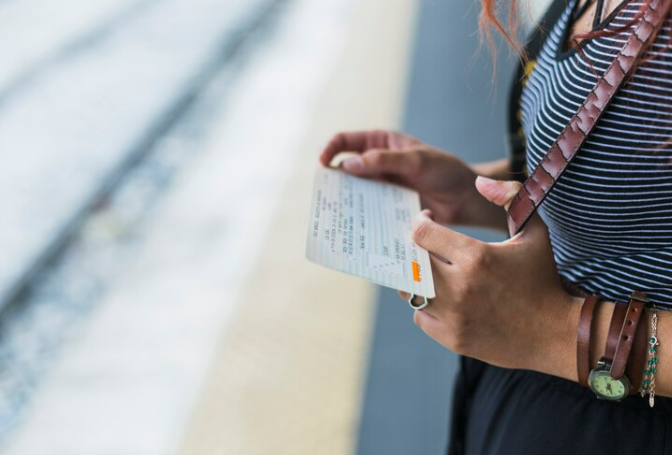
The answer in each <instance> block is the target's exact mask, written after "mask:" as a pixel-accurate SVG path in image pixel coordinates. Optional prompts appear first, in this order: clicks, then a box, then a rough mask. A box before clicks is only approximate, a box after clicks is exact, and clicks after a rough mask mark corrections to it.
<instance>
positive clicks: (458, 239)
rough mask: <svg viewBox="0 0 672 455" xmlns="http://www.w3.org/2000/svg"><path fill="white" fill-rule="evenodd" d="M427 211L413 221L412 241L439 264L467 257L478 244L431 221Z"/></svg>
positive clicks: (476, 241)
mask: <svg viewBox="0 0 672 455" xmlns="http://www.w3.org/2000/svg"><path fill="white" fill-rule="evenodd" d="M428 215H429V213H428V211H427V210H423V211H422V212H420V213H419V214H418V215H417V216H416V217H415V219H414V220H413V234H412V235H413V241H414V242H415V243H416V244H418V245H419V246H421V247H423V248H424V249H426V250H427V251H429V252H430V253H433V254H434V255H436V256H438V257H439V258H440V259H441V262H446V263H455V261H459V260H460V258H465V257H469V256H470V254H471V253H472V249H473V248H475V247H476V246H477V245H478V244H480V242H479V241H478V240H474V239H472V238H471V237H468V236H466V235H464V234H460V233H459V232H456V231H453V230H452V229H449V228H447V227H444V226H441V225H440V224H438V223H436V222H435V221H433V220H432V219H431V218H430V217H429V216H428Z"/></svg>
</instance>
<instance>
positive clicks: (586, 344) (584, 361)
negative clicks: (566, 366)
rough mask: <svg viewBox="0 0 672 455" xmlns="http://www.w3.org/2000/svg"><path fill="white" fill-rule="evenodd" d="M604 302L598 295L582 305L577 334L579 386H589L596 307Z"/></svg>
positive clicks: (587, 299) (589, 298) (586, 300)
mask: <svg viewBox="0 0 672 455" xmlns="http://www.w3.org/2000/svg"><path fill="white" fill-rule="evenodd" d="M600 300H602V297H600V296H598V295H591V296H588V297H586V299H585V300H584V301H583V304H582V305H581V312H580V314H579V327H578V331H577V332H576V371H577V373H578V376H579V384H581V385H582V386H584V387H585V386H587V385H588V373H589V372H590V332H591V329H592V325H593V315H594V314H595V306H596V305H597V303H598V302H599V301H600Z"/></svg>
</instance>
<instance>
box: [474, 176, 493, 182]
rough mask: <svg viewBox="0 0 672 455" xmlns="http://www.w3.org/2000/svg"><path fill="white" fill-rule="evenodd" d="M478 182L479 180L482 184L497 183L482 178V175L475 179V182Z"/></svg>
mask: <svg viewBox="0 0 672 455" xmlns="http://www.w3.org/2000/svg"><path fill="white" fill-rule="evenodd" d="M478 180H480V181H481V182H484V183H495V182H496V181H497V180H493V179H491V178H488V177H483V176H482V175H479V176H478V177H476V181H478Z"/></svg>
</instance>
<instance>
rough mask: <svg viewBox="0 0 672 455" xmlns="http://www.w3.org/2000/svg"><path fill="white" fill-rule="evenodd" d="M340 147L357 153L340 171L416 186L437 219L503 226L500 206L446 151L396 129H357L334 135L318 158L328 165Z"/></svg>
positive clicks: (445, 221)
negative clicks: (479, 187)
mask: <svg viewBox="0 0 672 455" xmlns="http://www.w3.org/2000/svg"><path fill="white" fill-rule="evenodd" d="M342 152H355V153H357V154H358V156H355V157H352V158H350V159H348V160H346V161H345V162H344V163H343V165H342V169H343V170H344V171H345V172H347V173H349V174H352V175H356V176H360V177H366V178H372V179H378V180H383V181H387V182H390V183H396V184H399V185H402V186H405V187H407V188H411V189H414V190H416V191H418V192H419V193H420V198H421V202H422V205H423V207H426V208H428V209H430V210H431V211H432V213H434V216H435V217H436V220H437V221H438V222H439V223H442V224H461V225H471V226H482V227H489V228H493V229H499V230H506V218H505V214H504V211H503V210H502V209H501V207H498V206H496V205H494V204H492V203H490V202H488V201H487V200H485V199H484V198H482V197H481V196H480V195H479V194H478V192H477V191H476V189H475V187H474V180H475V179H476V173H475V172H474V170H473V169H472V168H470V167H469V166H467V165H466V164H465V163H464V162H463V161H461V160H460V159H458V158H457V157H455V156H453V155H451V154H449V153H445V152H442V151H440V150H437V149H435V148H433V147H430V146H429V145H427V144H424V143H423V142H421V141H419V140H417V139H415V138H413V137H411V136H407V135H404V134H401V133H397V132H392V131H359V132H351V133H340V134H337V135H336V136H334V137H333V138H332V139H331V141H330V142H329V143H328V144H327V146H326V147H325V149H324V151H323V152H322V154H321V155H320V162H321V163H322V165H324V166H328V165H329V164H330V163H331V161H332V159H333V158H334V157H335V156H336V155H338V154H339V153H342Z"/></svg>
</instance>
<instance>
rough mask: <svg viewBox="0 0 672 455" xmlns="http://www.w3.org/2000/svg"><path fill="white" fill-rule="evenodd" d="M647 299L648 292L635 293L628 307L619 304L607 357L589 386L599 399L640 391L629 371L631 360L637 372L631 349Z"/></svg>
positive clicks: (594, 371)
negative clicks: (635, 386)
mask: <svg viewBox="0 0 672 455" xmlns="http://www.w3.org/2000/svg"><path fill="white" fill-rule="evenodd" d="M647 302H648V300H647V298H646V294H644V293H641V292H634V293H633V294H632V296H631V297H630V301H629V302H628V305H627V306H626V305H624V304H619V303H616V305H615V306H614V313H613V315H612V317H611V324H610V325H609V333H608V334H607V346H606V349H605V353H604V356H603V357H602V358H601V359H600V360H599V361H598V363H597V366H596V367H595V368H594V369H593V370H592V371H591V372H590V375H589V376H588V385H589V387H590V389H591V390H592V391H593V392H594V393H595V395H597V398H599V399H602V400H609V401H621V400H622V399H623V398H625V397H626V396H628V395H629V394H630V393H632V392H633V391H636V389H635V388H633V385H632V383H631V382H630V379H629V378H628V377H627V376H626V375H625V370H626V366H627V365H628V364H629V363H630V365H631V366H632V368H631V369H630V371H631V372H632V371H635V372H636V371H637V366H636V365H632V364H633V363H634V362H632V361H630V352H631V350H632V345H633V343H634V341H635V336H636V334H637V331H638V330H637V329H638V328H639V326H640V324H639V322H640V319H641V317H642V314H643V313H644V307H645V305H646V303H647ZM644 330H646V329H644ZM639 338H641V337H639Z"/></svg>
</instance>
